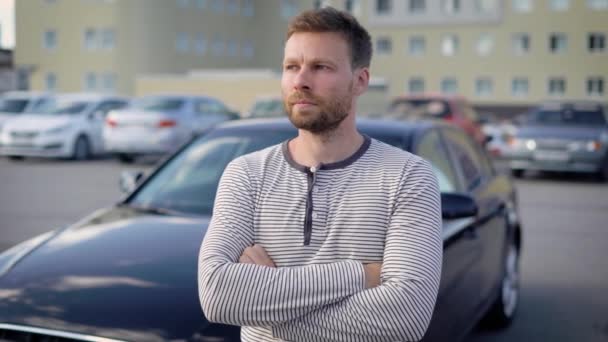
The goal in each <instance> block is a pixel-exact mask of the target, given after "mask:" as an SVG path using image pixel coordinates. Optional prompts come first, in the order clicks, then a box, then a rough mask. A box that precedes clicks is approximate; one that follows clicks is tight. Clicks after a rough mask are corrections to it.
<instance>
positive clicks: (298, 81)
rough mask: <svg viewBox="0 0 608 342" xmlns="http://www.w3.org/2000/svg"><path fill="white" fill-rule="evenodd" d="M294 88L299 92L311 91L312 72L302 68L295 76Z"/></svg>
mask: <svg viewBox="0 0 608 342" xmlns="http://www.w3.org/2000/svg"><path fill="white" fill-rule="evenodd" d="M293 87H294V89H297V90H310V72H309V70H308V68H306V67H302V68H300V69H299V70H298V72H297V73H296V74H295V76H294V79H293Z"/></svg>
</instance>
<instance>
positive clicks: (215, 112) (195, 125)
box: [103, 95, 239, 162]
mask: <svg viewBox="0 0 608 342" xmlns="http://www.w3.org/2000/svg"><path fill="white" fill-rule="evenodd" d="M237 118H239V115H238V113H235V112H233V111H231V110H230V109H229V108H228V107H227V106H226V105H225V104H224V103H222V102H221V101H220V100H218V99H215V98H212V97H208V96H194V95H151V96H144V97H140V98H138V99H135V100H134V101H133V102H132V103H131V104H130V105H129V107H127V108H124V109H122V110H117V111H113V112H110V113H109V114H108V116H107V118H106V124H105V126H104V130H103V138H104V142H105V146H106V150H107V151H108V152H110V153H112V154H115V155H116V156H117V157H118V158H119V159H120V160H121V161H123V162H132V161H133V160H134V158H135V157H137V156H141V155H159V154H160V155H162V154H168V153H171V152H174V151H175V150H177V149H178V148H179V147H180V146H181V145H183V144H184V143H186V142H187V141H189V140H190V139H192V138H193V137H194V136H197V135H199V134H202V133H204V132H205V131H207V130H209V129H211V128H212V127H213V126H215V125H217V124H218V123H220V122H223V121H227V120H233V119H237Z"/></svg>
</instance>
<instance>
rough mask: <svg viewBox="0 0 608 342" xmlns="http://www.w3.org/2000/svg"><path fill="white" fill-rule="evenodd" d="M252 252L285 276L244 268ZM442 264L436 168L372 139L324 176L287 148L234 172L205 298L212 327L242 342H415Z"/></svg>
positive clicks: (212, 235) (240, 164) (204, 258)
mask: <svg viewBox="0 0 608 342" xmlns="http://www.w3.org/2000/svg"><path fill="white" fill-rule="evenodd" d="M253 244H260V245H261V246H262V247H263V248H264V249H266V251H267V252H268V255H269V256H270V257H271V258H272V260H273V261H274V263H275V264H276V266H277V267H276V268H271V267H267V266H261V265H254V264H244V263H238V260H239V257H240V255H241V254H242V252H243V250H244V249H245V248H246V247H248V246H251V245H253ZM441 261H442V240H441V209H440V200H439V190H438V186H437V180H436V178H435V176H434V174H433V172H432V168H431V166H430V165H429V163H428V162H426V161H425V160H423V159H421V158H419V157H417V156H414V155H412V154H410V153H408V152H405V151H403V150H400V149H397V148H395V147H392V146H389V145H386V144H384V143H381V142H379V141H377V140H373V139H370V138H368V137H366V139H365V143H364V144H363V145H362V146H361V148H360V149H359V150H358V151H357V152H356V153H355V154H354V155H353V156H351V157H350V158H348V159H346V160H344V161H342V162H338V163H333V164H325V165H321V166H320V167H318V170H317V169H315V168H307V167H304V166H302V165H299V164H297V163H296V162H295V161H294V160H293V159H292V158H291V156H290V154H289V150H288V148H287V142H285V143H283V144H282V145H277V146H273V147H269V148H266V149H264V150H261V151H258V152H255V153H252V154H249V155H246V156H242V157H239V158H237V159H235V160H234V161H232V162H231V163H230V164H229V165H228V167H227V168H226V170H225V171H224V174H223V176H222V179H221V181H220V185H219V188H218V193H217V197H216V202H215V206H214V212H213V218H212V220H211V224H210V226H209V229H208V231H207V235H206V236H205V239H204V241H203V244H202V246H201V251H200V255H199V295H200V301H201V304H202V308H203V311H204V313H205V315H206V317H207V318H208V319H209V320H210V321H212V322H221V323H226V324H234V325H240V326H243V328H242V330H241V338H242V340H243V341H349V342H350V341H391V342H392V341H412V340H418V339H420V338H421V337H422V336H423V335H424V332H425V331H426V328H427V326H428V323H429V321H430V319H431V315H432V311H433V308H434V305H435V300H436V297H437V291H438V287H439V280H440V273H441ZM379 262H381V263H382V271H381V285H379V286H377V287H375V288H371V289H365V274H364V270H363V264H365V263H379Z"/></svg>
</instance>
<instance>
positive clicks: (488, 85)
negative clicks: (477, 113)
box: [475, 77, 494, 97]
mask: <svg viewBox="0 0 608 342" xmlns="http://www.w3.org/2000/svg"><path fill="white" fill-rule="evenodd" d="M493 92H494V83H493V82H492V80H491V79H489V78H487V77H482V78H478V79H476V80H475V94H476V95H477V96H479V97H488V96H491V95H492V93H493Z"/></svg>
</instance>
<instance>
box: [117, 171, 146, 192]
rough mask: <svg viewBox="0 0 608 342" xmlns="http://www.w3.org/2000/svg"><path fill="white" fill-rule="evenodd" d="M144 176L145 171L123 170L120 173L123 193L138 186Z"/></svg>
mask: <svg viewBox="0 0 608 342" xmlns="http://www.w3.org/2000/svg"><path fill="white" fill-rule="evenodd" d="M143 178H144V172H143V171H123V172H121V173H120V180H119V182H118V185H119V186H120V190H121V191H122V192H123V193H125V194H128V193H130V192H132V191H133V190H135V188H137V185H139V182H140V181H141V180H142V179H143Z"/></svg>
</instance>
